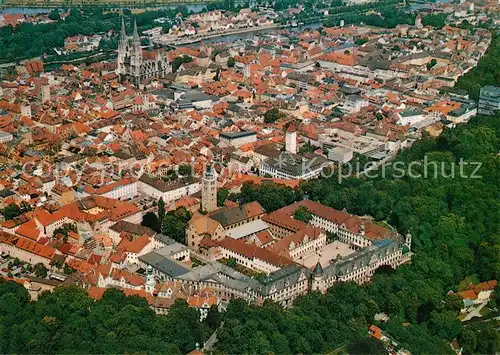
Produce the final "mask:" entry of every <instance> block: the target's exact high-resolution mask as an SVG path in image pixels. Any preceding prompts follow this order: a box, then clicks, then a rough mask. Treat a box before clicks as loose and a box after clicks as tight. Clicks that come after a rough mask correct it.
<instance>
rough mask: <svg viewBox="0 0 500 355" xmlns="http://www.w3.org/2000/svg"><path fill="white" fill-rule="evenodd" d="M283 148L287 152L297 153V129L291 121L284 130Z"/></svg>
mask: <svg viewBox="0 0 500 355" xmlns="http://www.w3.org/2000/svg"><path fill="white" fill-rule="evenodd" d="M285 149H286V151H287V152H289V153H292V154H297V129H296V128H295V125H294V124H293V123H290V125H289V126H288V129H287V130H286V136H285Z"/></svg>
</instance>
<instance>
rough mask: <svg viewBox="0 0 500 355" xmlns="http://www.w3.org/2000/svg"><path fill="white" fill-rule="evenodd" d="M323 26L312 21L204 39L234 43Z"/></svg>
mask: <svg viewBox="0 0 500 355" xmlns="http://www.w3.org/2000/svg"><path fill="white" fill-rule="evenodd" d="M321 26H322V24H321V23H320V22H316V23H310V24H307V25H300V26H297V27H287V28H286V29H276V28H273V29H263V30H259V29H256V30H255V31H252V32H246V33H238V34H231V35H226V36H220V37H216V38H212V39H206V40H203V43H208V44H216V43H221V44H226V43H233V42H234V41H236V40H243V41H244V40H247V39H249V40H252V39H254V38H255V37H256V36H262V35H265V34H276V33H277V32H279V31H285V30H286V31H288V32H292V33H297V32H301V31H304V30H305V29H308V28H310V29H314V28H319V27H321ZM198 45H199V42H197V43H193V44H190V46H194V47H197V46H198Z"/></svg>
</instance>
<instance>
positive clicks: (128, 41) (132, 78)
mask: <svg viewBox="0 0 500 355" xmlns="http://www.w3.org/2000/svg"><path fill="white" fill-rule="evenodd" d="M170 72H171V65H170V64H169V62H168V56H167V52H166V51H165V50H164V49H163V48H157V49H152V50H144V49H143V48H142V45H141V38H140V37H139V33H138V31H137V23H136V22H135V21H134V32H133V34H132V36H131V37H130V36H127V32H126V30H125V22H124V20H123V19H122V29H121V33H120V41H119V43H118V59H117V69H116V74H117V75H118V78H119V80H120V81H121V82H124V81H129V82H131V83H132V84H134V85H135V86H139V84H141V83H143V82H145V81H148V80H149V79H159V78H162V77H164V76H165V75H166V74H168V73H170Z"/></svg>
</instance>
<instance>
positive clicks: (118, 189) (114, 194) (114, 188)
mask: <svg viewBox="0 0 500 355" xmlns="http://www.w3.org/2000/svg"><path fill="white" fill-rule="evenodd" d="M82 195H83V196H84V197H85V196H89V195H98V196H103V197H108V198H114V199H117V200H126V199H131V198H133V197H135V196H137V180H136V179H135V178H132V177H126V178H123V179H120V180H118V181H114V182H112V183H110V184H107V185H103V186H100V187H98V188H94V187H92V186H90V185H87V186H85V187H84V188H83V194H82Z"/></svg>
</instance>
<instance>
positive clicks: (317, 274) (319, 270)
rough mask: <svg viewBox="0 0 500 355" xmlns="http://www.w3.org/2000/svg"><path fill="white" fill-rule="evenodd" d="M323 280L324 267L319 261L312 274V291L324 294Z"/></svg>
mask: <svg viewBox="0 0 500 355" xmlns="http://www.w3.org/2000/svg"><path fill="white" fill-rule="evenodd" d="M322 279H323V267H322V266H321V264H320V262H319V261H318V262H317V263H316V266H315V267H314V269H313V272H312V282H311V291H320V292H323V290H322V289H321V281H322Z"/></svg>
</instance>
